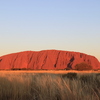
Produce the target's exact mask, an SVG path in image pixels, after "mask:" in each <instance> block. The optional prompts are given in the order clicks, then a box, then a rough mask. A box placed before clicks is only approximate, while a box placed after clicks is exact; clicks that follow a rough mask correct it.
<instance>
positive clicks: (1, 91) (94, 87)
mask: <svg viewBox="0 0 100 100" xmlns="http://www.w3.org/2000/svg"><path fill="white" fill-rule="evenodd" d="M0 76H1V77H0V100H100V75H99V74H95V73H94V74H91V73H90V74H85V73H84V74H80V73H67V74H49V73H44V74H43V73H42V74H40V73H37V74H32V73H19V74H18V73H14V74H13V73H12V74H10V73H9V74H5V75H1V74H0Z"/></svg>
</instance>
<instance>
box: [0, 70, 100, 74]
mask: <svg viewBox="0 0 100 100" xmlns="http://www.w3.org/2000/svg"><path fill="white" fill-rule="evenodd" d="M70 72H73V73H74V72H75V73H100V70H98V71H93V70H90V71H75V70H68V71H66V70H20V71H19V70H16V71H12V70H0V74H1V73H53V74H65V73H70Z"/></svg>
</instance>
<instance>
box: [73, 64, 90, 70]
mask: <svg viewBox="0 0 100 100" xmlns="http://www.w3.org/2000/svg"><path fill="white" fill-rule="evenodd" d="M75 69H76V70H91V69H92V66H91V65H89V64H87V63H84V62H82V63H80V64H76V65H75Z"/></svg>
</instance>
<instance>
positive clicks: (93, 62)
mask: <svg viewBox="0 0 100 100" xmlns="http://www.w3.org/2000/svg"><path fill="white" fill-rule="evenodd" d="M83 62H84V63H86V64H88V65H90V66H92V69H100V62H99V61H98V59H97V58H96V57H94V56H91V55H87V54H84V53H80V52H70V51H62V50H42V51H23V52H18V53H12V54H8V55H4V56H1V57H0V69H3V70H7V69H9V70H10V69H30V70H31V69H32V70H39V69H41V70H45V69H46V70H55V69H59V70H61V69H75V65H76V64H80V63H83Z"/></svg>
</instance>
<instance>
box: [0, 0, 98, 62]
mask: <svg viewBox="0 0 100 100" xmlns="http://www.w3.org/2000/svg"><path fill="white" fill-rule="evenodd" d="M99 45H100V0H1V1H0V56H2V55H5V54H9V53H13V52H20V51H27V50H32V51H39V50H47V49H57V50H66V51H76V52H83V53H86V54H89V55H93V56H95V57H97V58H98V60H99V61H100V46H99Z"/></svg>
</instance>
